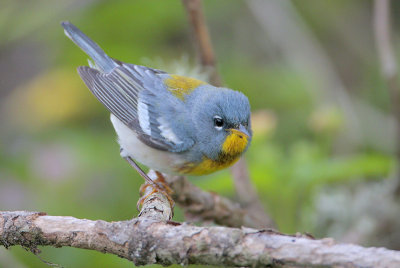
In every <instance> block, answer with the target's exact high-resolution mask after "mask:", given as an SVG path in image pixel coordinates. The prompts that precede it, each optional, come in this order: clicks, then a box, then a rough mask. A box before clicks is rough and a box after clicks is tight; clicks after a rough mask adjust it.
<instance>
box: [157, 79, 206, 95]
mask: <svg viewBox="0 0 400 268" xmlns="http://www.w3.org/2000/svg"><path fill="white" fill-rule="evenodd" d="M164 82H165V84H166V85H167V87H168V90H169V91H171V93H172V94H173V95H174V96H175V97H177V98H179V99H181V100H185V95H188V94H190V92H192V91H193V90H194V89H195V88H197V87H198V86H200V85H203V84H205V82H203V81H200V80H197V79H194V78H189V77H185V76H180V75H176V74H172V75H171V77H170V78H167V79H165V80H164Z"/></svg>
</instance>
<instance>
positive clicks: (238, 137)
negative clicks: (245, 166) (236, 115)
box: [222, 129, 248, 156]
mask: <svg viewBox="0 0 400 268" xmlns="http://www.w3.org/2000/svg"><path fill="white" fill-rule="evenodd" d="M230 131H231V134H230V135H229V136H228V137H226V139H225V142H224V144H222V153H223V154H226V155H229V156H235V155H240V154H241V153H243V151H244V149H246V146H247V143H248V137H247V136H246V135H244V134H243V133H241V132H240V131H238V130H236V129H231V130H230Z"/></svg>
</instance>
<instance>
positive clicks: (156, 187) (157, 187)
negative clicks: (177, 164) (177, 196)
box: [136, 171, 175, 211]
mask: <svg viewBox="0 0 400 268" xmlns="http://www.w3.org/2000/svg"><path fill="white" fill-rule="evenodd" d="M155 173H156V175H157V179H156V180H154V181H153V182H154V184H149V183H145V184H143V185H142V186H140V190H139V191H140V194H141V195H142V196H141V197H140V199H139V201H138V202H137V204H136V208H137V210H139V211H140V207H141V206H142V205H143V203H144V201H145V200H146V199H147V198H148V197H149V196H150V195H152V194H154V193H156V192H159V193H161V194H163V195H164V196H165V197H166V198H167V199H168V202H169V204H170V206H171V208H174V205H175V202H174V200H173V199H172V197H171V194H172V193H173V190H172V189H171V188H170V187H169V185H168V183H167V182H166V181H165V178H164V176H163V175H162V174H161V173H160V172H158V171H156V172H155ZM148 187H152V188H153V189H152V190H151V192H150V193H148V194H146V195H145V193H146V189H147V188H148Z"/></svg>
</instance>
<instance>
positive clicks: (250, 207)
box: [182, 0, 274, 228]
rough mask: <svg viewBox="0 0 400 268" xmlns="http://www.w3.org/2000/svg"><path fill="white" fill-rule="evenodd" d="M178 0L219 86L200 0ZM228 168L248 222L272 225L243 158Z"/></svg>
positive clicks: (203, 61)
mask: <svg viewBox="0 0 400 268" xmlns="http://www.w3.org/2000/svg"><path fill="white" fill-rule="evenodd" d="M182 2H183V4H184V6H185V8H186V12H187V15H188V18H189V22H190V23H189V24H190V25H191V28H192V32H193V37H194V40H195V43H196V47H197V55H198V57H199V58H200V62H201V65H202V67H203V69H204V70H205V71H206V72H208V73H209V81H210V83H211V84H213V85H215V86H218V87H220V86H222V82H221V77H220V76H219V74H218V70H217V64H216V59H215V54H214V50H213V48H212V44H211V38H210V35H209V33H208V29H207V24H206V22H205V18H204V14H203V7H202V2H201V0H183V1H182ZM231 170H232V176H233V181H234V184H235V189H236V193H237V195H238V197H239V201H240V203H241V204H242V206H243V208H244V209H246V211H247V214H248V215H249V216H250V218H251V219H252V222H251V223H252V224H251V225H250V226H252V227H256V228H262V227H273V226H274V222H273V221H272V220H271V218H270V217H269V216H268V215H267V214H266V213H265V210H264V208H263V206H262V203H261V201H260V200H259V198H258V194H257V191H256V190H255V188H254V186H253V184H252V182H251V179H250V176H249V172H248V168H247V164H246V161H245V160H244V158H241V159H240V160H239V161H238V162H237V163H236V164H235V165H234V166H233V167H232V169H231ZM246 226H249V225H246Z"/></svg>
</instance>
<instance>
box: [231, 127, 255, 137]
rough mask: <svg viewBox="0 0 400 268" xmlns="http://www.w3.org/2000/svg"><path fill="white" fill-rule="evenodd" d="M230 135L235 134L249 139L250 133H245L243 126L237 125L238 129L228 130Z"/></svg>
mask: <svg viewBox="0 0 400 268" xmlns="http://www.w3.org/2000/svg"><path fill="white" fill-rule="evenodd" d="M229 130H230V131H231V132H232V133H235V134H237V135H239V136H240V135H243V136H245V137H246V138H249V137H250V133H249V132H248V131H247V129H246V128H245V127H244V126H243V125H241V124H240V125H239V127H238V128H230V129H229Z"/></svg>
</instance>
